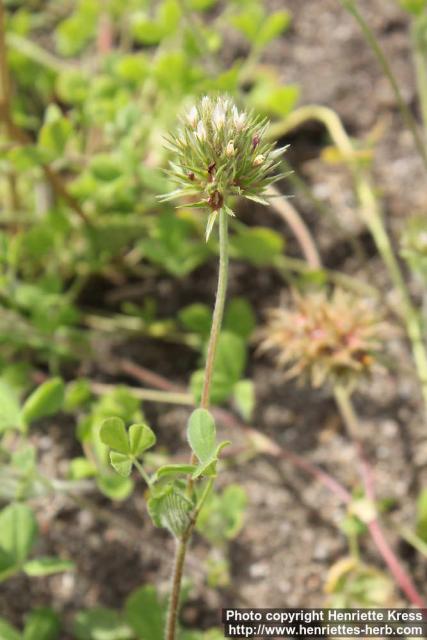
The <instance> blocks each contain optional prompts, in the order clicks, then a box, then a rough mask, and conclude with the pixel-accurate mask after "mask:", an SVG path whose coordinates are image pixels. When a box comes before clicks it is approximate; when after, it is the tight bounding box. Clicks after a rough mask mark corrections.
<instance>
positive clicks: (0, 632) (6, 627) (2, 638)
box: [0, 618, 22, 640]
mask: <svg viewBox="0 0 427 640" xmlns="http://www.w3.org/2000/svg"><path fill="white" fill-rule="evenodd" d="M0 640H22V636H21V634H20V633H19V632H18V631H17V630H16V629H15V628H14V627H12V625H10V624H9V623H8V622H6V620H5V619H4V618H0Z"/></svg>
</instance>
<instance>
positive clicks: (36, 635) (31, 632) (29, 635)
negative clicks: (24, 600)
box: [0, 609, 61, 640]
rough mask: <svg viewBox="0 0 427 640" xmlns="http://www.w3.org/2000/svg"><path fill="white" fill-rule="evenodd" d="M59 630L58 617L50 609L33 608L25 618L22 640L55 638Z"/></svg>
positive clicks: (50, 639) (49, 639)
mask: <svg viewBox="0 0 427 640" xmlns="http://www.w3.org/2000/svg"><path fill="white" fill-rule="evenodd" d="M60 630H61V625H60V621H59V617H58V616H57V614H56V613H55V612H54V611H52V609H35V610H34V611H31V613H30V614H29V616H28V618H27V621H26V624H25V629H24V635H23V640H56V639H57V638H58V637H59V632H60ZM0 637H1V636H0Z"/></svg>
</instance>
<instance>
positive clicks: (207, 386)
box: [165, 209, 228, 640]
mask: <svg viewBox="0 0 427 640" xmlns="http://www.w3.org/2000/svg"><path fill="white" fill-rule="evenodd" d="M227 280H228V220H227V213H226V212H225V211H224V209H221V211H220V213H219V270H218V285H217V292H216V299H215V307H214V312H213V316H212V324H211V332H210V336H209V344H208V353H207V356H206V365H205V375H204V380H203V388H202V396H201V400H200V407H201V408H202V409H208V408H209V404H210V395H211V386H212V376H213V372H214V366H215V356H216V351H217V347H218V338H219V335H220V331H221V325H222V318H223V315H224V306H225V296H226V293H227ZM191 462H192V463H194V462H195V456H194V454H193V455H192V456H191ZM211 486H212V485H211V482H209V483H208V484H207V486H206V487H205V491H204V493H203V495H202V498H201V500H200V502H199V504H198V505H197V507H196V509H195V511H194V513H193V517H192V519H191V522H190V524H189V526H188V527H187V529H186V531H185V532H184V534H183V535H182V536H181V538H180V539H179V540H178V541H177V546H176V550H175V557H174V563H173V572H172V590H171V597H170V601H169V607H168V614H167V619H166V630H165V640H175V639H176V628H177V620H178V613H179V601H180V594H181V582H182V576H183V569H184V563H185V556H186V554H187V547H188V542H189V540H190V538H191V534H192V532H193V529H194V526H195V524H196V520H197V516H198V515H199V512H200V509H201V508H202V506H203V502H204V500H205V499H206V497H207V495H208V493H209V491H210V489H211ZM187 490H188V493H190V494H192V490H193V481H192V479H191V477H189V479H188V484H187Z"/></svg>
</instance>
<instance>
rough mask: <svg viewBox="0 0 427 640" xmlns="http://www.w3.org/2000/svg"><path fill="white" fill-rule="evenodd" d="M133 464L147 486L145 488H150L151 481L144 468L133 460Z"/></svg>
mask: <svg viewBox="0 0 427 640" xmlns="http://www.w3.org/2000/svg"><path fill="white" fill-rule="evenodd" d="M133 464H134V465H135V467H136V468H137V469H138V471H139V474H140V476H141V478H142V479H143V480H144V482H145V483H146V484H147V487H151V484H152V482H151V480H150V478H149V477H148V475H147V473H146V471H145V469H144V467H143V466H142V464H141V463H140V462H139V461H138V460H133Z"/></svg>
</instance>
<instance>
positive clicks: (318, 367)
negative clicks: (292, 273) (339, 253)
mask: <svg viewBox="0 0 427 640" xmlns="http://www.w3.org/2000/svg"><path fill="white" fill-rule="evenodd" d="M293 302H294V304H293V308H291V309H288V308H284V307H282V308H277V309H272V310H270V312H269V314H268V322H267V324H266V326H265V327H264V328H263V329H262V331H261V333H260V348H261V350H262V351H268V352H271V353H273V354H274V356H275V359H276V362H277V364H278V365H279V366H280V367H282V368H284V369H285V370H286V378H288V379H289V378H295V377H301V378H304V377H305V378H306V379H307V378H308V380H309V381H310V382H311V384H312V385H313V386H314V387H320V386H322V385H324V384H330V385H331V386H335V385H337V384H339V385H344V386H354V385H355V384H356V383H357V382H358V381H359V380H360V379H361V378H363V377H367V376H369V375H370V373H371V372H372V369H373V367H374V365H375V364H376V361H377V357H378V354H379V352H380V351H381V348H382V343H381V340H380V335H382V334H383V333H384V330H385V329H386V328H387V327H386V325H385V323H384V322H383V321H382V320H381V319H380V318H379V316H378V315H377V313H376V312H375V310H374V309H373V308H372V307H371V306H370V305H369V304H368V302H367V301H366V300H363V299H360V298H355V297H354V296H353V295H350V294H348V293H347V292H345V291H343V290H341V289H335V290H334V292H333V293H332V295H331V297H328V296H327V295H326V293H325V292H323V291H322V292H316V293H309V294H306V295H304V296H302V295H300V294H298V293H295V292H294V293H293Z"/></svg>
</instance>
